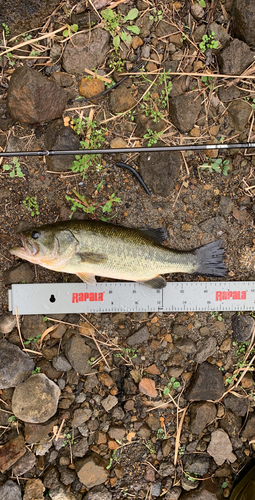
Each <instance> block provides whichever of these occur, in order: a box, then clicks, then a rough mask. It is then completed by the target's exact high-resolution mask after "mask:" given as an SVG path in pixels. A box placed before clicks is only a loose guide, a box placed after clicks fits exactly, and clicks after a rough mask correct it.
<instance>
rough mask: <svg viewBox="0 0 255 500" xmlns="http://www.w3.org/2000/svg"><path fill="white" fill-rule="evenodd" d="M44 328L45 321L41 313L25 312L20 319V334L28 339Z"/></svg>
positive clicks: (38, 333) (43, 330)
mask: <svg viewBox="0 0 255 500" xmlns="http://www.w3.org/2000/svg"><path fill="white" fill-rule="evenodd" d="M45 330H46V324H45V321H43V316H42V315H41V314H31V315H30V314H26V315H25V316H24V318H23V321H22V336H23V337H24V339H26V340H28V339H31V338H34V337H36V336H37V335H41V334H42V333H43V332H45Z"/></svg>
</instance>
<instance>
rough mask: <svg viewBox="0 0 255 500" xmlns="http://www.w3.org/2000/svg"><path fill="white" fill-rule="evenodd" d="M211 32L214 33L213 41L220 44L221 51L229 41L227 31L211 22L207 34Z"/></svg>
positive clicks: (229, 37)
mask: <svg viewBox="0 0 255 500" xmlns="http://www.w3.org/2000/svg"><path fill="white" fill-rule="evenodd" d="M212 31H213V32H214V33H215V35H214V39H215V40H217V41H218V42H220V46H221V49H222V48H223V47H225V46H226V45H227V44H228V42H229V40H230V39H231V36H230V35H229V33H228V32H227V30H226V29H225V28H223V26H222V25H221V24H218V23H216V22H215V21H213V22H212V23H210V25H209V32H210V33H212Z"/></svg>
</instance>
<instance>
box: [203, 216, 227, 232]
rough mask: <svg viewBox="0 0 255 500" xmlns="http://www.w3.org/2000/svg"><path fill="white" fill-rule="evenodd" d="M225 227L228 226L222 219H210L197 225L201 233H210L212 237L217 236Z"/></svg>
mask: <svg viewBox="0 0 255 500" xmlns="http://www.w3.org/2000/svg"><path fill="white" fill-rule="evenodd" d="M227 227H228V225H227V222H226V221H225V219H224V217H212V218H211V219H207V220H205V221H204V222H201V223H200V224H199V228H200V229H201V231H203V232H205V233H210V234H212V235H213V236H219V234H221V233H222V232H223V231H225V230H226V229H227Z"/></svg>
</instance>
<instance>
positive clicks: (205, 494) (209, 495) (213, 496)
mask: <svg viewBox="0 0 255 500" xmlns="http://www.w3.org/2000/svg"><path fill="white" fill-rule="evenodd" d="M219 493H220V494H221V492H219V491H218V489H217V493H216V492H215V493H214V491H210V490H209V489H206V488H204V487H203V486H201V487H200V488H199V489H198V488H197V489H196V490H195V491H190V492H189V493H184V494H182V495H181V496H180V500H218V499H219V498H220V497H219ZM170 499H171V496H170V498H169V500H170ZM167 500H168V499H167ZM171 500H172V499H171Z"/></svg>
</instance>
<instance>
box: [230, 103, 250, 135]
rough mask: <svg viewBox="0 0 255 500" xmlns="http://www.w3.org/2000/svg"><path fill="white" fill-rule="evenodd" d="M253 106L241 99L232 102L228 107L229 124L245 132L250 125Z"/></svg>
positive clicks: (238, 130)
mask: <svg viewBox="0 0 255 500" xmlns="http://www.w3.org/2000/svg"><path fill="white" fill-rule="evenodd" d="M251 111H252V110H251V106H250V104H249V103H248V102H245V101H242V100H241V99H239V100H236V101H233V102H231V104H230V105H229V107H228V116H229V125H230V127H232V128H233V129H234V130H236V131H237V132H243V130H244V129H245V127H246V125H248V122H249V117H250V114H251Z"/></svg>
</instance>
